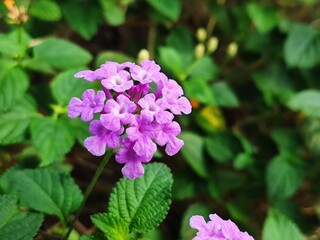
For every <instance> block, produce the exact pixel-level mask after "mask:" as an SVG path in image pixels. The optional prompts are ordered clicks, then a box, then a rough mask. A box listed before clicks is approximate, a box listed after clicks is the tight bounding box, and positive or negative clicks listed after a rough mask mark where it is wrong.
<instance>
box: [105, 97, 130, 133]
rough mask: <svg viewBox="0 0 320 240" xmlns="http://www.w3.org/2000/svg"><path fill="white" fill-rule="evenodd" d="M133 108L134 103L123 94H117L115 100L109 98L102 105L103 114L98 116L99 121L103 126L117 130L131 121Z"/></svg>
mask: <svg viewBox="0 0 320 240" xmlns="http://www.w3.org/2000/svg"><path fill="white" fill-rule="evenodd" d="M135 109H136V104H135V103H134V102H131V101H130V100H129V99H128V98H127V97H126V96H124V95H119V96H118V97H117V101H115V100H113V99H109V100H108V101H107V102H106V104H105V107H104V112H105V114H101V116H100V120H101V123H102V125H103V126H104V127H105V128H107V129H109V130H113V131H117V130H119V129H120V128H122V125H125V124H128V123H130V122H132V121H133V118H134V117H133V114H132V113H133V112H134V110H135Z"/></svg>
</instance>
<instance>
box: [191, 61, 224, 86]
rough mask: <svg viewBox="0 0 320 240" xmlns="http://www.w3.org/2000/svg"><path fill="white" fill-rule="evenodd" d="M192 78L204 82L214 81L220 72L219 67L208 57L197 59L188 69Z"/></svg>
mask: <svg viewBox="0 0 320 240" xmlns="http://www.w3.org/2000/svg"><path fill="white" fill-rule="evenodd" d="M188 72H189V74H190V77H191V78H197V79H201V80H202V81H210V80H214V79H215V78H216V77H217V75H218V72H219V69H218V67H217V65H215V64H214V63H213V61H212V59H211V58H210V57H208V56H204V57H202V58H200V59H197V60H196V61H195V62H194V63H193V64H192V65H191V66H190V67H189V69H188Z"/></svg>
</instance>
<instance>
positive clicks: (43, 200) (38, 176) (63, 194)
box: [14, 168, 83, 224]
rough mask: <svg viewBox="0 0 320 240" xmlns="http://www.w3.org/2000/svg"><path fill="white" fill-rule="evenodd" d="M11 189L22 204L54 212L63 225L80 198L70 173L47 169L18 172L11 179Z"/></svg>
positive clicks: (50, 213) (38, 209) (50, 212)
mask: <svg viewBox="0 0 320 240" xmlns="http://www.w3.org/2000/svg"><path fill="white" fill-rule="evenodd" d="M22 179H23V180H22ZM14 188H16V189H17V191H18V195H19V199H20V200H21V202H22V204H23V205H25V206H27V207H30V208H32V209H34V210H37V211H39V212H42V213H46V214H49V215H55V216H57V217H58V218H59V219H60V220H61V221H62V222H63V224H66V222H67V220H68V219H69V217H70V215H71V214H72V213H73V212H74V211H75V210H77V209H78V208H79V206H80V204H81V201H82V198H83V196H82V194H81V191H80V189H79V187H78V186H77V185H76V184H75V183H74V180H73V179H72V178H71V177H70V176H69V175H66V174H62V173H59V172H56V171H53V170H50V169H48V168H39V169H35V170H23V171H18V172H17V173H16V174H15V178H14Z"/></svg>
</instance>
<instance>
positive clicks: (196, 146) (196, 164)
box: [179, 132, 208, 178]
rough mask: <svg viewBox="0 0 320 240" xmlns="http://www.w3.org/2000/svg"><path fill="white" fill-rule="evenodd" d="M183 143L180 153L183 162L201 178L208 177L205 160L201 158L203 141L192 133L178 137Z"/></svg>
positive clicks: (184, 133) (185, 133)
mask: <svg viewBox="0 0 320 240" xmlns="http://www.w3.org/2000/svg"><path fill="white" fill-rule="evenodd" d="M179 138H181V139H182V140H183V141H184V146H183V147H182V149H181V153H182V155H183V157H184V160H185V161H187V163H188V164H189V165H190V166H191V168H192V169H193V170H194V171H195V172H196V173H197V174H198V175H199V176H201V177H204V178H206V177H208V173H207V168H206V165H205V159H204V156H203V144H204V139H203V138H202V137H200V136H199V135H197V134H195V133H192V132H183V133H181V134H180V135H179Z"/></svg>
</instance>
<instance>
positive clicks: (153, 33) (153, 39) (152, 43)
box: [147, 24, 157, 59]
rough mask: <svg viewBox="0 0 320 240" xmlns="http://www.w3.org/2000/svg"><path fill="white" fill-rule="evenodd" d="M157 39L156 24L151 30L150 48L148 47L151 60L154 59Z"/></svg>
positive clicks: (149, 35) (152, 25)
mask: <svg viewBox="0 0 320 240" xmlns="http://www.w3.org/2000/svg"><path fill="white" fill-rule="evenodd" d="M156 38H157V28H156V26H155V25H154V24H151V25H150V29H149V34H148V46H147V48H148V51H149V56H150V59H153V58H154V51H155V44H156Z"/></svg>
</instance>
